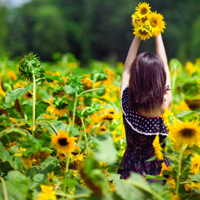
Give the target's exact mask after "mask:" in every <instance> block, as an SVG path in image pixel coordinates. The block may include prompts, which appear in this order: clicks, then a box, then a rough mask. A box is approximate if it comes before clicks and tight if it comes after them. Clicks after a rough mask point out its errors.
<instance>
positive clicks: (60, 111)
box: [47, 97, 69, 117]
mask: <svg viewBox="0 0 200 200" xmlns="http://www.w3.org/2000/svg"><path fill="white" fill-rule="evenodd" d="M49 104H50V105H49V107H47V111H48V112H50V113H51V114H53V115H55V116H59V117H63V116H64V115H65V113H67V114H69V111H68V103H67V101H66V100H65V99H63V98H60V97H58V98H55V99H53V100H52V99H51V100H50V102H49Z"/></svg>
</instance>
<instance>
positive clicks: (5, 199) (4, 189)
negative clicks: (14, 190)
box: [0, 177, 9, 200]
mask: <svg viewBox="0 0 200 200" xmlns="http://www.w3.org/2000/svg"><path fill="white" fill-rule="evenodd" d="M0 180H1V183H2V190H3V194H4V200H9V199H8V192H7V188H6V183H5V181H4V179H3V178H2V177H0Z"/></svg>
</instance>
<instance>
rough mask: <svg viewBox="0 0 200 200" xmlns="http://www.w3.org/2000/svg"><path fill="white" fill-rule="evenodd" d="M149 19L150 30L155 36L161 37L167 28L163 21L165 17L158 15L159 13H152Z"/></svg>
mask: <svg viewBox="0 0 200 200" xmlns="http://www.w3.org/2000/svg"><path fill="white" fill-rule="evenodd" d="M148 19H149V25H150V26H149V30H150V31H151V33H152V35H153V36H156V35H159V34H160V33H161V32H163V29H164V28H165V22H164V21H163V19H164V17H163V16H162V15H161V14H159V13H157V12H151V13H150V14H149V16H148Z"/></svg>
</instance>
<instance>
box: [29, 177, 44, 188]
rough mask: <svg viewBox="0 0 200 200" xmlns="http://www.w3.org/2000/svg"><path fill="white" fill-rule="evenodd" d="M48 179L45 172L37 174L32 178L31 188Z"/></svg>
mask: <svg viewBox="0 0 200 200" xmlns="http://www.w3.org/2000/svg"><path fill="white" fill-rule="evenodd" d="M45 180H46V176H45V175H44V174H36V175H35V176H34V177H33V180H31V183H30V186H29V187H30V189H31V190H33V189H34V188H36V187H38V186H39V185H40V184H42V183H43V182H44V181H45Z"/></svg>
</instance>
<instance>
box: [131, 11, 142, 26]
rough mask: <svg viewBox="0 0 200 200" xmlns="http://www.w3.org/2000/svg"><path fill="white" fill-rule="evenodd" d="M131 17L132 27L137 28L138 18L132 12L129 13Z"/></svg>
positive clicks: (138, 24)
mask: <svg viewBox="0 0 200 200" xmlns="http://www.w3.org/2000/svg"><path fill="white" fill-rule="evenodd" d="M145 17H146V16H145ZM131 18H132V25H133V26H134V28H138V27H139V26H140V18H139V17H138V16H137V15H134V14H132V15H131Z"/></svg>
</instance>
